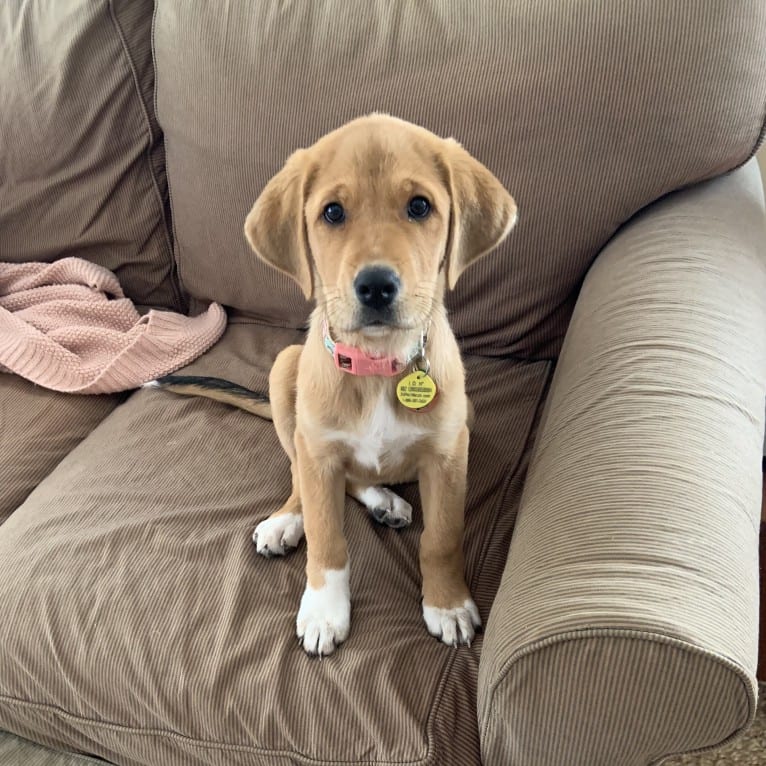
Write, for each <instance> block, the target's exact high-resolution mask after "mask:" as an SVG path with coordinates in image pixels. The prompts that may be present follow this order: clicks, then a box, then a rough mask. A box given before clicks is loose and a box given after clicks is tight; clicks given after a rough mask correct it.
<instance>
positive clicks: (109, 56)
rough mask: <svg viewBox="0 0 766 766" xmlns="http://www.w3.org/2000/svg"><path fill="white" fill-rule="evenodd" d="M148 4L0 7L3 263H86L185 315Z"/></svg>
mask: <svg viewBox="0 0 766 766" xmlns="http://www.w3.org/2000/svg"><path fill="white" fill-rule="evenodd" d="M153 6H154V3H153V0H3V2H2V3H0V261H15V262H20V261H52V260H55V259H56V258H59V257H63V256H79V257H83V258H87V259H88V260H91V261H94V262H96V263H99V264H101V265H102V266H106V267H107V268H109V269H112V270H113V271H115V272H116V274H117V276H118V278H119V279H120V282H121V284H122V286H123V288H124V289H125V291H126V292H127V294H128V295H129V296H130V297H131V298H133V299H134V300H135V301H137V302H138V303H142V304H147V305H157V306H172V307H181V306H182V301H181V300H180V299H179V291H178V289H177V287H175V286H174V281H173V278H172V274H173V270H174V264H173V255H172V248H171V240H170V234H169V231H170V226H169V222H168V220H167V218H168V216H167V210H166V208H167V182H166V179H165V168H164V151H163V147H162V141H161V134H160V131H159V126H158V124H157V121H156V117H155V116H154V105H153V90H154V71H153V66H152V55H151V25H152V12H153Z"/></svg>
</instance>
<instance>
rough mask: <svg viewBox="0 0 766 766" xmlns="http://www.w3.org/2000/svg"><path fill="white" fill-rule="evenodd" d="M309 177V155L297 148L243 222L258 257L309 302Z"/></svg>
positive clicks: (310, 279) (311, 286)
mask: <svg viewBox="0 0 766 766" xmlns="http://www.w3.org/2000/svg"><path fill="white" fill-rule="evenodd" d="M308 175H309V174H308V152H307V151H306V150H305V149H299V150H298V151H297V152H294V153H293V154H292V155H290V157H289V158H288V160H287V162H286V163H285V166H284V167H283V168H282V170H280V171H279V173H277V174H276V175H275V176H274V177H273V178H272V179H271V180H270V181H269V182H268V184H266V187H265V188H264V190H263V191H262V192H261V195H260V196H259V197H258V199H257V200H256V201H255V204H254V205H253V209H252V210H251V211H250V213H249V214H248V216H247V219H246V220H245V237H247V241H248V242H249V243H250V247H252V248H253V250H254V251H255V254H256V255H257V256H258V257H259V258H262V259H263V260H264V261H266V263H268V264H269V265H270V266H273V267H274V268H275V269H278V270H279V271H281V272H283V273H285V274H287V275H288V276H290V277H292V278H293V279H294V280H295V281H296V282H297V283H298V285H299V286H300V288H301V290H302V291H303V294H304V295H305V296H306V298H307V299H308V300H310V299H311V296H312V295H313V292H314V289H313V275H312V269H311V253H310V250H309V243H308V235H307V233H306V222H305V216H304V205H305V203H306V194H307V192H308Z"/></svg>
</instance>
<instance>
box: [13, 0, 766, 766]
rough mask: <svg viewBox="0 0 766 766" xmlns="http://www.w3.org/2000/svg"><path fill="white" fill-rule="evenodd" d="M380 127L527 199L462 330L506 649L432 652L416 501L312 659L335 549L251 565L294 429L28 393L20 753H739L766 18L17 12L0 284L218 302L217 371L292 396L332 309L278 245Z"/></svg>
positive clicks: (380, 6) (510, 5)
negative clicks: (320, 655) (297, 179)
mask: <svg viewBox="0 0 766 766" xmlns="http://www.w3.org/2000/svg"><path fill="white" fill-rule="evenodd" d="M155 5H156V7H155ZM371 111H385V112H390V113H392V114H395V115H397V116H400V117H403V118H405V119H409V120H411V121H414V122H417V123H420V124H423V125H424V126H426V127H428V128H429V129H431V130H433V131H435V132H437V133H439V134H442V135H452V136H455V137H456V138H458V139H459V140H460V141H461V142H462V143H463V144H464V145H465V146H466V148H467V149H468V150H469V151H471V152H472V153H473V154H474V155H476V156H477V157H478V158H479V159H480V160H481V161H482V162H484V163H485V164H486V165H487V166H488V167H489V168H490V169H491V170H492V171H493V172H494V173H495V174H496V175H497V176H498V177H499V178H500V179H501V180H502V181H503V183H504V184H505V185H506V187H507V188H508V189H509V190H510V191H511V193H512V194H513V195H514V197H515V198H516V200H517V202H518V204H519V210H520V223H519V224H518V226H517V228H516V230H515V231H514V232H513V233H512V235H511V237H510V238H509V239H508V241H507V242H506V243H505V244H504V245H503V247H501V248H500V249H499V250H498V251H497V252H496V253H494V254H492V255H490V256H488V257H487V258H485V259H484V260H482V261H481V263H479V264H478V265H477V266H476V267H474V268H472V269H470V270H469V271H468V272H467V273H466V274H465V276H464V278H463V279H462V280H461V282H460V283H459V284H458V288H457V290H456V291H455V292H454V293H452V294H450V296H449V298H448V306H449V310H450V315H451V319H452V323H453V326H454V328H455V331H456V333H457V335H458V337H459V339H460V342H461V347H462V350H463V353H464V358H465V364H466V368H467V376H468V388H469V393H470V395H471V397H472V399H473V401H474V404H475V407H476V426H475V430H474V432H473V434H472V441H471V450H470V467H469V492H468V501H467V511H466V519H467V534H466V541H465V550H466V558H467V576H468V581H469V583H470V586H471V589H472V591H473V594H474V596H475V598H476V601H477V603H478V605H479V608H480V611H481V615H482V618H483V620H484V622H485V624H486V630H485V632H484V634H483V636H481V637H480V638H479V639H478V640H477V641H476V642H475V643H474V645H473V646H472V647H471V648H470V649H469V648H460V649H457V650H453V649H450V648H448V647H445V646H444V645H442V644H440V643H439V642H437V641H436V640H434V639H433V638H431V637H430V636H429V635H428V634H427V632H426V630H425V628H424V625H423V624H422V619H421V615H420V606H419V586H420V583H419V574H418V566H417V542H418V536H419V532H420V528H421V522H420V519H419V514H418V513H417V502H418V501H417V491H416V488H415V487H412V486H408V487H405V488H403V489H402V492H403V493H404V495H405V496H406V497H407V499H408V500H410V501H411V502H412V503H413V504H414V505H415V507H416V519H415V522H414V523H413V526H412V528H410V529H407V530H404V531H395V530H391V529H388V528H383V527H380V526H376V525H375V524H374V523H373V522H372V521H371V520H370V519H369V518H368V516H367V514H366V513H364V512H363V511H362V510H361V508H360V507H359V506H358V505H357V504H356V503H355V502H354V501H351V500H349V501H348V503H347V509H346V529H347V535H348V539H349V547H350V556H351V578H352V583H351V584H352V594H353V601H352V609H353V613H354V616H353V627H352V632H351V635H350V638H349V639H348V641H347V642H346V643H345V644H344V645H343V647H342V648H341V649H340V650H339V651H338V652H337V653H336V655H334V656H333V657H332V658H330V659H326V660H324V661H321V662H319V661H312V660H311V659H309V658H308V657H307V656H306V655H305V654H304V653H303V651H302V650H301V649H300V648H299V646H298V644H297V641H296V640H295V638H294V619H295V613H296V609H297V605H298V600H299V598H300V594H301V590H302V585H303V567H304V560H305V550H304V548H303V547H301V548H299V549H298V550H297V551H296V552H295V553H294V554H293V555H292V556H290V557H289V558H287V559H285V560H265V559H263V558H262V557H259V556H257V555H256V553H255V550H254V547H253V545H252V543H251V540H250V534H251V531H252V528H253V527H254V525H255V524H256V523H257V522H258V521H259V520H260V519H262V518H264V517H265V516H267V515H268V514H269V513H271V512H272V511H273V510H274V509H276V508H277V507H278V506H279V505H280V504H281V503H282V502H283V500H284V498H285V497H286V496H287V493H288V488H289V470H288V463H287V459H286V457H285V456H284V455H283V454H282V451H281V449H280V447H279V445H278V442H277V438H276V435H275V433H274V430H273V426H272V424H271V423H269V422H266V421H262V420H259V419H257V418H254V417H251V416H249V415H247V414H245V413H242V412H240V411H235V410H234V409H231V408H228V407H226V406H224V405H220V404H217V403H214V402H210V401H203V400H198V399H187V398H182V397H174V396H172V395H170V394H167V393H165V392H161V391H151V390H146V389H144V390H140V391H138V392H135V393H132V394H128V393H125V394H115V395H105V396H90V397H86V396H82V397H78V396H69V395H64V394H58V393H53V392H50V391H46V390H42V389H40V388H36V387H35V386H33V385H32V384H31V383H28V382H26V381H24V380H22V379H20V378H16V377H13V376H11V375H0V521H2V523H1V524H0V728H2V729H4V730H6V731H8V732H13V733H15V734H17V735H20V736H21V737H24V738H27V739H29V740H33V741H35V742H38V743H41V744H43V745H47V746H48V747H52V748H55V749H58V750H65V751H70V752H74V753H80V754H89V755H90V756H96V757H100V758H103V759H106V760H108V761H111V762H114V763H118V764H126V765H130V766H133V765H137V764H150V765H152V766H155V765H156V766H173V765H175V764H178V765H184V766H185V765H187V764H220V765H221V766H229V765H231V766H238V765H240V764H241V765H244V764H287V763H297V764H352V763H368V764H388V765H389V766H393V765H394V764H396V765H397V766H401V765H402V764H411V765H412V766H414V765H415V764H423V765H424V766H425V765H426V764H429V765H433V766H442V765H446V766H450V765H451V764H459V765H460V766H463V765H470V764H477V763H480V762H484V763H486V764H514V765H525V766H634V765H635V766H645V765H646V764H655V763H660V762H661V761H662V760H663V759H664V758H666V757H667V756H668V755H670V754H674V753H680V752H689V751H696V750H704V749H707V748H715V747H716V746H718V745H720V744H721V743H724V742H726V741H727V740H729V739H731V738H733V737H735V736H737V735H738V734H739V733H740V732H742V731H743V729H744V728H746V727H747V725H748V722H749V721H750V720H751V717H752V715H753V713H754V709H755V704H756V688H757V687H756V683H755V678H754V671H755V664H756V645H757V617H758V588H757V585H758V583H757V535H758V514H759V502H760V481H761V472H760V461H761V439H762V435H763V425H764V423H763V419H764V390H765V388H766V252H764V249H765V245H764V243H765V242H766V239H765V238H764V220H765V213H764V201H763V196H762V191H761V186H760V179H759V175H758V170H757V166H756V164H755V162H754V160H752V159H751V158H752V156H753V154H754V152H755V150H756V147H757V146H758V145H759V143H760V142H761V141H762V139H763V135H764V119H765V117H766V5H765V4H764V3H763V2H762V0H737V2H728V3H722V2H720V0H698V1H697V2H694V3H692V2H684V3H670V2H667V1H666V0H627V1H626V2H612V1H610V2H602V1H601V0H598V1H597V0H540V2H534V3H531V2H522V1H521V0H494V1H489V0H488V2H480V3H477V2H476V1H475V0H449V1H448V0H443V1H442V2H436V1H433V2H432V1H430V0H423V1H422V2H405V1H404V0H399V1H394V0H391V2H385V1H383V0H379V1H376V2H372V1H371V2H366V1H365V2H352V1H351V0H316V2H308V0H307V1H306V2H277V0H253V1H252V2H246V1H245V0H239V1H237V0H226V1H225V2H224V0H221V1H220V2H213V0H209V1H208V2H203V1H202V0H156V3H155V2H152V0H55V2H54V1H53V0H48V1H47V2H46V1H45V0H5V1H4V2H3V3H2V5H0V183H1V186H0V261H51V260H53V259H56V258H60V257H62V256H79V257H84V258H87V259H89V260H92V261H94V262H97V263H100V264H102V265H105V266H107V267H108V268H110V269H112V270H114V271H115V273H116V274H117V276H118V277H119V279H120V281H121V283H122V285H123V287H124V289H125V290H126V292H127V294H128V295H129V296H130V297H131V298H133V300H134V301H135V302H136V303H137V304H139V305H140V306H142V307H164V308H168V309H171V310H175V311H179V312H185V313H192V314H196V313H198V312H199V311H201V310H202V309H203V308H205V307H206V306H207V305H208V304H209V302H210V301H213V300H214V301H218V302H220V303H222V304H223V305H225V306H226V308H227V311H228V314H229V324H228V328H227V330H226V333H225V334H224V336H223V338H222V339H221V340H220V341H219V342H218V343H217V344H216V345H215V346H214V347H213V348H212V350H211V351H209V352H208V353H207V354H205V355H204V356H202V357H201V358H199V359H198V360H197V361H196V362H194V363H193V364H192V365H191V366H190V367H188V368H186V369H187V370H189V371H193V372H195V373H200V374H213V375H218V376H222V377H226V378H229V379H230V380H233V381H235V382H237V383H240V384H244V385H247V386H249V387H250V388H253V389H256V390H264V389H265V386H266V376H267V373H268V370H269V367H270V364H271V361H272V360H273V358H274V356H275V355H276V353H277V352H278V351H279V350H280V349H281V348H282V347H283V346H285V345H286V344H288V343H295V342H300V340H301V338H302V335H303V329H304V328H305V325H306V319H307V314H308V306H307V304H306V303H305V302H304V301H303V299H302V297H301V295H300V293H299V291H298V288H297V287H296V286H295V285H293V284H291V283H290V282H289V281H288V280H287V279H286V278H283V277H281V276H280V275H278V274H277V273H276V272H273V271H270V270H268V269H267V268H266V267H265V266H264V265H262V264H261V263H259V262H258V261H256V259H255V258H254V256H253V255H252V253H251V252H250V251H249V249H248V247H247V245H246V243H245V241H244V238H243V236H242V225H243V221H244V218H245V215H246V213H247V211H248V210H249V208H250V206H251V204H252V202H253V201H254V199H255V197H256V196H257V194H258V193H259V191H260V190H261V189H262V187H263V186H264V185H265V183H266V181H267V180H268V179H269V177H270V176H271V175H272V174H273V173H275V172H276V171H277V170H278V168H279V167H280V166H281V164H282V163H283V161H284V160H285V158H286V157H287V156H288V154H289V153H290V152H291V151H292V150H293V149H295V148H297V147H299V146H305V145H308V144H309V143H311V142H313V141H314V140H315V139H316V138H318V137H319V136H320V135H322V134H323V133H324V132H326V131H328V130H330V129H332V128H334V127H336V126H338V125H340V124H341V123H343V122H345V121H346V120H348V119H351V118H353V117H355V116H358V115H361V114H365V113H368V112H371ZM14 753H15V755H14ZM0 754H2V755H3V758H5V760H3V763H4V764H6V763H14V758H15V759H16V761H15V762H16V763H18V764H34V763H35V762H38V763H46V764H48V763H56V762H57V761H56V759H57V758H59V757H60V758H61V763H62V764H64V763H66V764H70V763H75V762H76V761H75V759H74V758H72V757H70V756H65V755H63V754H62V755H61V756H51V755H50V754H48V753H44V752H43V751H39V753H38V752H33V751H32V750H24V751H23V753H21V752H20V751H19V750H18V747H17V745H16V743H15V741H14V740H11V739H9V738H8V737H7V736H6V738H4V739H2V738H0ZM46 758H47V759H51V760H45V759H46ZM82 760H85V759H84V758H83V759H82Z"/></svg>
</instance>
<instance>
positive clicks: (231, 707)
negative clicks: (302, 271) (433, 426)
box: [0, 325, 549, 766]
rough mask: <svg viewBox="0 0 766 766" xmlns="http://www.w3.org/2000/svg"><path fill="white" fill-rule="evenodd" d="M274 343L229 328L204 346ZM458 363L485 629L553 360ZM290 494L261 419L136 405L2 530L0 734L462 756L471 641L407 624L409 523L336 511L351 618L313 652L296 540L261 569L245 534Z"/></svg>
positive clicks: (262, 365)
mask: <svg viewBox="0 0 766 766" xmlns="http://www.w3.org/2000/svg"><path fill="white" fill-rule="evenodd" d="M271 335H272V332H268V333H265V334H264V332H263V330H262V328H258V327H257V326H255V325H233V326H232V327H231V328H229V331H228V333H227V336H226V337H225V338H224V340H223V341H222V345H221V347H220V348H223V347H224V346H225V345H226V344H231V345H230V348H232V349H235V351H234V352H233V353H232V358H233V357H234V355H235V354H239V353H241V349H242V348H243V347H245V348H248V347H252V348H253V349H258V348H259V347H264V346H266V345H268V344H269V343H270V341H269V340H268V338H269V337H271ZM248 337H249V338H250V340H249V341H248V340H246V338H248ZM219 353H220V350H219ZM256 353H257V351H256ZM267 355H268V353H261V356H260V361H258V360H256V361H257V363H254V366H255V367H257V368H259V369H260V371H261V382H265V375H266V371H267V369H268V367H269V362H270V360H267V359H266V357H267ZM252 361H253V360H252V359H251V362H252ZM235 364H236V363H235V362H234V361H232V362H231V365H235ZM469 367H470V372H469V381H470V389H471V393H472V396H473V398H474V402H475V404H476V409H477V422H476V428H475V431H474V435H473V437H472V446H471V458H470V476H469V499H468V506H469V511H468V514H467V541H466V553H467V561H468V570H469V582H470V584H471V587H472V590H473V592H474V595H475V597H476V600H477V603H478V605H479V608H480V611H481V614H482V617H483V619H484V620H486V619H487V615H488V612H489V608H490V605H491V602H492V599H493V596H494V592H495V589H496V587H497V583H498V580H499V577H500V574H501V572H502V569H503V566H504V562H505V557H506V552H507V548H508V544H509V539H510V534H511V529H512V525H513V520H514V517H515V508H516V505H517V502H518V497H519V494H520V490H521V483H522V480H523V476H524V472H525V467H526V444H527V442H528V439H529V436H530V434H531V433H532V431H533V429H534V424H535V422H536V416H537V411H538V404H539V402H540V400H541V398H542V395H543V392H544V389H545V386H546V382H547V378H548V372H549V365H548V364H547V363H544V362H539V363H529V364H523V363H514V362H510V361H505V360H503V361H493V360H475V361H471V362H469ZM288 490H289V470H288V463H287V459H286V457H285V456H284V455H283V453H282V451H281V448H280V447H279V444H278V442H277V439H276V435H275V433H274V429H273V426H272V424H271V423H269V422H267V421H263V420H260V419H258V418H254V417H252V416H249V415H246V414H244V413H242V412H239V411H236V410H233V409H231V408H228V407H226V406H223V405H220V404H217V403H214V402H209V401H203V400H200V399H187V398H183V397H175V396H173V395H171V394H168V393H166V392H162V391H151V390H142V391H140V392H138V393H137V394H135V395H134V396H132V397H131V398H130V399H129V400H128V401H127V402H126V403H125V404H124V405H122V406H121V407H119V408H118V409H117V410H116V411H115V412H113V413H112V414H111V415H110V416H109V417H108V418H107V419H106V420H105V421H104V422H103V423H102V424H101V425H100V426H99V427H98V428H97V429H96V430H95V431H94V432H93V433H92V434H91V435H90V437H88V439H86V440H85V441H84V442H83V443H82V444H80V445H79V447H77V448H76V449H75V450H74V451H73V452H72V453H71V454H70V455H69V456H68V457H67V458H66V459H65V460H64V461H63V462H62V464H61V465H60V466H59V467H58V468H57V470H56V471H55V472H54V474H53V475H51V476H50V477H48V479H46V480H45V481H44V482H42V484H41V485H40V486H39V487H38V488H37V489H36V490H35V492H34V493H33V494H32V495H31V496H30V497H29V498H28V499H27V501H26V503H25V504H24V505H23V506H22V509H20V511H19V512H17V513H15V514H14V515H13V516H12V517H11V518H10V519H9V520H8V521H7V522H6V523H5V525H3V526H2V527H0V560H2V561H3V577H2V578H0V603H2V604H3V620H2V621H0V644H2V646H3V653H2V655H0V728H5V729H8V730H10V731H13V732H15V733H18V734H20V735H21V736H24V737H27V738H29V739H33V740H36V741H38V742H41V743H43V744H47V745H51V746H56V747H63V748H66V749H73V750H78V751H81V752H87V753H91V754H96V755H100V756H102V757H105V758H107V759H110V760H114V761H116V762H118V763H120V764H152V765H156V764H163V766H172V764H183V765H184V766H188V765H189V764H222V765H223V764H225V765H226V766H233V765H234V766H236V764H250V765H252V764H256V763H257V764H276V763H280V764H283V763H285V762H288V761H290V762H295V763H312V764H318V763H337V762H339V761H343V762H347V763H349V762H350V763H357V762H362V761H364V762H366V763H389V764H390V763H392V762H397V763H400V762H410V763H422V764H426V763H428V764H447V763H460V764H478V762H479V744H478V728H477V722H476V676H477V668H478V658H479V654H480V651H481V639H480V638H479V640H478V641H476V642H475V644H474V646H473V647H472V648H471V649H468V648H461V649H458V650H452V649H451V648H448V647H445V646H444V645H442V644H440V643H439V642H438V641H436V640H434V639H433V638H432V637H430V636H429V635H428V633H427V632H426V630H425V627H424V625H423V624H422V618H421V614H420V577H419V572H418V564H417V541H418V536H419V531H420V529H421V523H420V517H419V514H417V513H416V520H415V522H414V524H413V527H412V528H410V529H407V530H404V531H401V532H398V531H395V530H391V529H388V528H383V527H380V526H378V525H376V524H375V523H374V522H372V521H370V519H369V518H368V516H367V514H366V513H365V512H364V511H363V510H362V509H361V508H360V506H358V505H357V504H356V503H355V502H353V501H350V500H349V501H348V503H347V509H346V511H347V516H346V529H347V535H348V539H349V547H350V555H351V572H352V574H351V587H352V603H353V607H352V608H353V616H352V630H351V635H350V637H349V639H348V641H347V642H346V643H345V644H344V645H343V647H341V648H340V650H339V651H338V652H337V653H336V654H335V655H334V656H333V657H332V658H328V659H325V660H323V661H321V662H320V661H317V660H312V659H310V658H308V657H307V656H306V655H305V654H304V653H303V651H302V650H301V649H300V648H299V646H298V643H297V641H296V640H295V636H294V625H295V614H296V610H297V607H298V602H299V599H300V595H301V592H302V589H303V585H304V566H305V545H303V544H302V545H301V546H300V547H299V548H298V550H297V551H296V552H295V553H294V554H292V555H291V556H290V557H288V558H287V559H274V560H266V559H264V558H262V557H259V556H258V555H257V554H256V553H255V550H254V546H253V545H252V543H251V541H250V534H251V532H252V529H253V527H254V525H255V524H256V522H257V521H258V520H260V519H261V518H263V517H265V516H266V515H267V514H269V513H270V512H271V511H273V510H275V509H276V508H278V507H279V505H280V504H281V503H282V502H283V501H284V500H285V499H286V497H287V493H288ZM402 491H403V493H404V494H405V495H406V497H407V498H408V499H409V500H410V501H412V502H413V503H415V502H416V495H417V492H416V489H415V487H414V486H413V485H410V486H408V487H405V488H404V489H403V490H402Z"/></svg>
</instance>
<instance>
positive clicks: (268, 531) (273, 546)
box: [253, 513, 303, 557]
mask: <svg viewBox="0 0 766 766" xmlns="http://www.w3.org/2000/svg"><path fill="white" fill-rule="evenodd" d="M302 537H303V514H302V513H282V514H280V515H279V516H269V518H268V519H264V520H263V521H262V522H261V523H260V524H259V525H258V526H257V527H256V528H255V531H254V532H253V542H254V543H255V549H256V550H257V551H258V553H260V554H261V556H266V557H270V556H284V555H285V554H286V553H290V551H292V550H294V549H295V548H296V547H297V546H298V543H299V542H300V541H301V538H302Z"/></svg>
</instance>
